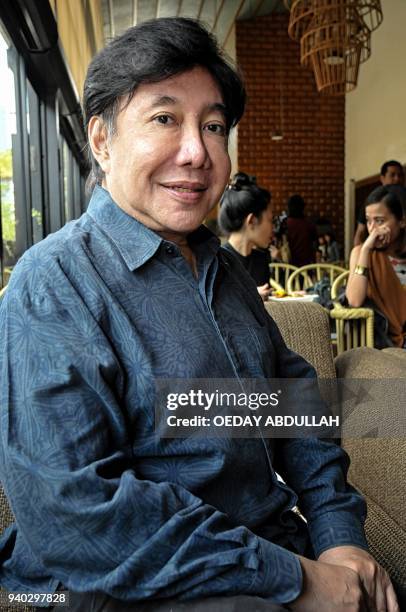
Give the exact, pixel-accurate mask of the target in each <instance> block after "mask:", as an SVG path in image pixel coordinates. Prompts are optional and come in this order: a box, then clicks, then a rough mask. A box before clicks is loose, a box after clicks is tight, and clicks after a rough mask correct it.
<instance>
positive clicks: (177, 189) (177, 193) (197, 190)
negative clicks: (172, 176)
mask: <svg viewBox="0 0 406 612" xmlns="http://www.w3.org/2000/svg"><path fill="white" fill-rule="evenodd" d="M161 187H163V188H164V189H165V190H166V191H167V192H168V193H170V194H171V195H172V196H174V197H175V198H176V199H177V200H180V201H182V202H195V201H197V200H199V199H200V198H201V196H202V194H203V193H204V192H205V191H207V186H206V185H205V184H203V183H200V182H190V181H176V182H175V181H174V182H170V183H161Z"/></svg>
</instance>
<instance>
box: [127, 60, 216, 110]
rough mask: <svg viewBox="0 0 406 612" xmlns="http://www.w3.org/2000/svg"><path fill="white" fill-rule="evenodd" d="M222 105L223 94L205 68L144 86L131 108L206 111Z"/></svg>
mask: <svg viewBox="0 0 406 612" xmlns="http://www.w3.org/2000/svg"><path fill="white" fill-rule="evenodd" d="M222 103H223V99H222V95H221V91H220V88H219V86H218V84H217V83H216V81H215V79H214V78H213V76H212V75H211V74H210V72H209V71H208V70H207V69H206V68H203V67H201V66H197V67H195V68H193V69H192V70H187V71H186V72H181V73H179V74H175V75H174V76H171V77H169V78H168V79H164V80H162V81H158V82H157V83H142V84H141V85H139V86H138V87H137V89H136V90H135V94H134V96H133V98H132V100H131V102H130V104H129V106H131V105H133V106H137V107H141V106H142V107H144V106H151V105H152V106H153V105H155V104H158V105H161V106H165V105H167V106H172V105H175V104H182V105H184V106H194V107H199V108H202V109H205V108H211V107H214V105H216V104H218V105H221V104H222Z"/></svg>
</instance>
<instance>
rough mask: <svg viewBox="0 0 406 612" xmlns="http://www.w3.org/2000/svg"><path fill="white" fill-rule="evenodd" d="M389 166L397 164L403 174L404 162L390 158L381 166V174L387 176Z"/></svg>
mask: <svg viewBox="0 0 406 612" xmlns="http://www.w3.org/2000/svg"><path fill="white" fill-rule="evenodd" d="M389 166H397V167H398V168H399V170H400V171H401V172H402V174H403V166H402V164H401V163H400V162H398V161H396V160H395V159H390V160H389V161H387V162H385V163H384V164H382V167H381V176H385V174H386V173H387V171H388V168H389Z"/></svg>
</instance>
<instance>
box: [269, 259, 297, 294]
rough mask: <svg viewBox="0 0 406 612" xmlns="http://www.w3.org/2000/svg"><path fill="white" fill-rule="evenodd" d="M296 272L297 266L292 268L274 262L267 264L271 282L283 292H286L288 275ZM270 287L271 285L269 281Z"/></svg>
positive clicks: (291, 266)
mask: <svg viewBox="0 0 406 612" xmlns="http://www.w3.org/2000/svg"><path fill="white" fill-rule="evenodd" d="M295 270H297V266H293V265H292V264H289V263H281V262H275V263H271V264H269V271H270V274H271V280H273V281H275V282H276V283H277V284H278V285H280V286H281V287H282V288H283V289H285V291H287V286H288V279H289V277H290V275H291V274H292V273H293V272H295ZM270 285H273V283H272V282H271V281H270Z"/></svg>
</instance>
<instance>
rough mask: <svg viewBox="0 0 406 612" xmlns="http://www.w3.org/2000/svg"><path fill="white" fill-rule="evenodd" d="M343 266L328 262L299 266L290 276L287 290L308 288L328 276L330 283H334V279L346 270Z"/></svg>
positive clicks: (289, 291)
mask: <svg viewBox="0 0 406 612" xmlns="http://www.w3.org/2000/svg"><path fill="white" fill-rule="evenodd" d="M345 271H346V270H345V269H344V268H341V266H336V265H334V264H328V263H315V264H309V265H307V266H302V267H301V268H298V269H297V270H295V271H294V272H292V274H291V275H290V277H289V280H288V284H287V291H288V293H291V292H292V291H299V290H300V289H308V288H309V287H311V286H312V285H314V284H315V283H317V282H318V281H320V280H322V279H323V278H325V277H327V278H328V279H329V281H330V285H332V284H333V281H334V279H335V278H336V277H337V276H339V275H340V274H342V273H343V272H345Z"/></svg>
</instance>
